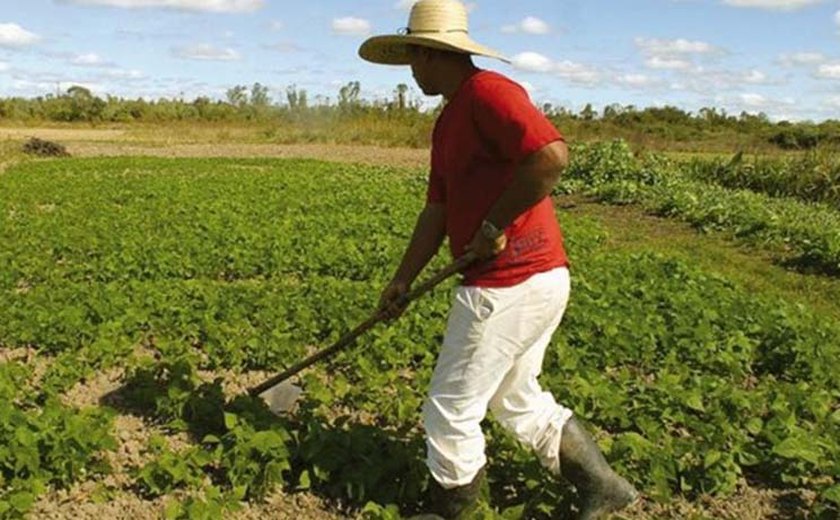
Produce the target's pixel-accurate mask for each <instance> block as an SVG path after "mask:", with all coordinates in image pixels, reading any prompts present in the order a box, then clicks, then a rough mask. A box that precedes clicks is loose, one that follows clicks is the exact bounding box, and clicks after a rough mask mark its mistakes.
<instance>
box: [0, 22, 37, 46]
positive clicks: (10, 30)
mask: <svg viewBox="0 0 840 520" xmlns="http://www.w3.org/2000/svg"><path fill="white" fill-rule="evenodd" d="M40 39H41V37H40V36H38V35H37V34H35V33H32V32H29V31H27V30H26V29H24V28H23V27H21V26H20V25H18V24H16V23H0V47H25V46H27V45H31V44H33V43H37V42H38V41H39V40H40Z"/></svg>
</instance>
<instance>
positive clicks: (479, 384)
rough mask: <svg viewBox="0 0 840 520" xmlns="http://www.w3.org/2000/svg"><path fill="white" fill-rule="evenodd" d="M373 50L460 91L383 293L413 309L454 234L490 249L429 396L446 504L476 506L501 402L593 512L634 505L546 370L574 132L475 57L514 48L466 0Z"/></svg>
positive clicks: (565, 277) (474, 270)
mask: <svg viewBox="0 0 840 520" xmlns="http://www.w3.org/2000/svg"><path fill="white" fill-rule="evenodd" d="M359 54H360V55H361V57H362V58H364V59H365V60H368V61H371V62H374V63H383V64H394V65H411V70H412V74H413V76H414V79H415V80H416V82H417V84H418V86H419V87H420V88H421V89H422V90H423V92H424V93H425V94H427V95H430V96H437V95H442V96H443V97H444V98H445V99H446V101H447V104H446V106H445V108H444V109H443V112H442V113H441V114H440V116H439V118H438V121H437V123H436V126H435V130H434V135H433V143H432V160H431V162H432V164H431V174H430V179H429V187H428V193H427V201H426V206H425V208H424V209H423V211H422V212H421V214H420V216H419V218H418V220H417V223H416V226H415V229H414V233H413V235H412V238H411V241H410V243H409V245H408V248H407V249H406V252H405V254H404V256H403V259H402V261H401V263H400V266H399V268H398V269H397V272H396V274H395V275H394V278H393V280H392V281H391V282H390V283H389V284H388V286H387V287H386V288H385V290H384V291H383V293H382V297H381V305H382V306H383V308H387V309H390V311H391V316H392V317H396V316H398V315H399V314H400V313H401V312H402V311H403V308H402V307H401V306H400V303H399V302H400V301H401V300H400V297H401V296H402V295H404V294H405V293H406V292H407V291H408V288H409V286H410V285H411V283H412V281H413V280H414V279H415V278H416V277H417V275H418V274H419V273H420V271H421V270H422V269H423V268H424V267H425V265H426V264H427V263H428V262H429V260H430V259H431V258H432V257H433V256H434V255H435V254H436V253H437V251H438V249H439V248H440V246H441V244H442V242H443V240H444V238H445V237H448V238H449V245H450V248H451V251H452V253H453V255H455V256H456V257H460V256H462V255H464V254H466V253H468V252H469V253H470V254H472V255H475V256H476V257H477V258H478V261H477V262H476V263H474V264H472V266H471V267H469V268H468V269H467V270H466V271H465V273H463V274H464V282H463V284H462V285H461V286H460V287H459V288H458V289H457V290H456V294H455V298H454V303H453V307H452V310H451V312H450V316H449V320H448V324H447V329H446V334H445V338H444V341H443V345H442V347H441V352H440V355H439V357H438V362H437V365H436V367H435V371H434V374H433V376H432V381H431V385H430V389H429V395H428V399H427V400H426V402H425V404H424V407H423V422H424V427H425V431H426V441H427V447H428V457H427V464H428V467H429V470H430V472H431V474H432V477H433V478H432V483H431V489H430V491H431V493H430V494H431V497H432V507H433V509H434V510H435V511H434V512H435V513H436V514H438V515H440V516H443V517H445V518H469V512H470V510H471V508H473V507H474V505H475V503H476V501H477V498H478V494H479V489H480V488H481V485H482V481H483V479H484V472H485V469H484V466H485V464H486V457H485V455H484V447H485V445H484V436H483V434H482V431H481V426H480V423H481V421H482V420H483V418H484V417H485V415H486V413H487V410H488V408H489V409H490V410H491V411H492V412H493V416H494V417H495V418H496V419H497V420H498V421H499V422H500V423H501V424H502V425H504V426H505V427H506V428H507V429H509V430H510V431H511V432H513V433H514V434H515V435H516V436H517V438H518V439H519V440H520V441H521V442H523V443H525V444H527V445H529V446H531V447H532V448H533V449H534V451H535V452H536V454H537V456H538V457H539V459H540V461H541V462H542V463H543V464H544V465H545V466H546V467H548V468H549V469H550V470H552V471H553V472H554V473H556V474H559V473H560V471H561V470H562V473H563V474H564V475H565V476H566V477H567V478H568V479H569V480H571V481H572V483H573V484H574V485H575V486H576V488H577V489H578V491H579V493H580V496H581V498H582V503H581V506H580V507H581V517H582V518H587V519H592V518H600V517H601V516H603V515H604V514H607V513H609V512H611V511H615V510H618V509H620V508H622V507H624V506H626V505H628V504H629V503H631V502H632V501H633V500H635V498H636V496H637V493H636V491H635V490H634V489H633V487H632V486H631V485H630V484H629V483H628V482H627V481H626V480H624V479H623V478H621V477H619V476H618V475H616V474H615V473H614V472H613V471H612V470H611V469H610V467H609V465H608V464H607V462H606V461H605V460H604V457H603V456H602V455H601V452H600V451H599V449H598V447H597V445H596V444H595V443H594V442H593V440H592V438H591V437H590V436H589V435H588V434H587V433H586V431H585V430H584V428H583V427H582V426H581V425H580V424H579V423H578V421H577V420H576V419H575V418H574V417H573V416H572V412H571V411H570V410H569V409H567V408H564V407H563V406H561V405H558V404H557V403H556V402H555V400H554V398H553V397H552V396H551V394H550V393H548V392H544V391H543V390H542V389H541V388H540V385H539V383H538V382H537V376H538V375H539V373H540V370H541V365H542V361H543V356H544V354H545V350H546V347H547V345H548V344H549V342H550V340H551V336H552V333H553V332H554V330H555V329H556V328H557V326H558V325H559V323H560V320H561V318H562V316H563V312H564V310H565V308H566V303H567V301H568V297H569V286H570V283H569V271H568V261H567V258H566V253H565V251H564V248H563V238H562V234H561V231H560V228H559V226H558V224H557V220H556V216H555V214H554V208H553V206H552V203H551V199H550V197H549V195H550V193H551V190H552V187H553V186H554V184H555V182H556V181H557V179H558V177H559V175H560V173H561V171H562V170H563V169H564V168H565V166H566V163H567V148H566V144H565V143H564V141H563V138H562V136H561V135H560V134H559V133H558V132H557V130H556V129H555V128H554V127H553V126H552V124H551V123H550V122H549V121H548V120H547V119H546V118H545V117H544V116H543V115H542V114H541V113H540V112H539V111H538V110H537V109H536V108H535V107H534V106H533V104H532V103H531V102H530V100H529V98H528V95H527V93H526V92H525V91H524V89H522V87H520V86H519V85H517V84H516V83H514V82H513V81H511V80H509V79H507V78H506V77H504V76H502V75H500V74H497V73H494V72H490V71H485V70H480V69H478V68H477V67H476V66H475V65H474V64H473V62H472V58H471V55H473V54H477V55H483V56H489V57H494V58H499V59H504V58H502V57H501V56H500V55H499V54H498V53H496V52H495V51H493V50H491V49H488V48H487V47H484V46H482V45H479V44H477V43H476V42H474V41H472V39H471V38H470V37H469V34H468V28H467V14H466V9H465V7H464V5H463V4H461V3H460V2H458V1H457V0H420V1H419V2H417V3H416V4H415V5H414V6H413V8H412V11H411V16H410V21H409V26H408V28H406V29H405V31H404V34H400V35H392V36H377V37H373V38H370V39H368V40H367V41H366V42H364V44H362V46H361V48H360V49H359Z"/></svg>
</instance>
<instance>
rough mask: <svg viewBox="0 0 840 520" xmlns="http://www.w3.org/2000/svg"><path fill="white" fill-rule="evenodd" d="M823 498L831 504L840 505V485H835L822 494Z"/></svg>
mask: <svg viewBox="0 0 840 520" xmlns="http://www.w3.org/2000/svg"><path fill="white" fill-rule="evenodd" d="M822 497H823V498H824V499H826V500H828V501H829V502H834V503H835V504H837V505H840V484H835V485H833V486H831V487H830V488H828V489H826V490H824V491H823V492H822Z"/></svg>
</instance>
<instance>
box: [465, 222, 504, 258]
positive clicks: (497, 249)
mask: <svg viewBox="0 0 840 520" xmlns="http://www.w3.org/2000/svg"><path fill="white" fill-rule="evenodd" d="M506 247H507V237H506V236H505V234H504V233H502V234H501V235H499V237H498V238H496V239H495V240H493V239H490V238H488V237H487V236H485V235H484V233H482V232H481V229H479V230H478V232H477V233H476V234H475V236H474V237H473V239H472V242H470V243H469V244H467V247H466V250H467V251H472V252H474V253H475V255H476V257H477V258H478V259H479V260H486V259H488V258H492V257H494V256H496V255H498V254H499V253H501V252H502V251H504V250H505V248H506Z"/></svg>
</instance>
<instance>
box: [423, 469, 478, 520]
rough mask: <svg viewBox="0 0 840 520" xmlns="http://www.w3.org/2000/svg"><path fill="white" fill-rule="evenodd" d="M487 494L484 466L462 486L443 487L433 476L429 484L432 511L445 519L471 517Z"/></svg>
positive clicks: (460, 519)
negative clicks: (470, 480)
mask: <svg viewBox="0 0 840 520" xmlns="http://www.w3.org/2000/svg"><path fill="white" fill-rule="evenodd" d="M488 494H489V490H488V488H487V482H486V479H485V471H484V468H481V470H479V472H478V474H477V475H476V476H475V478H473V480H472V482H470V483H469V484H466V485H464V486H459V487H456V488H452V489H445V488H444V487H443V486H441V485H440V484H438V483H437V481H436V480H435V479H434V478H432V479H431V484H430V486H429V498H430V500H431V510H432V513H433V514H434V515H437V516H439V517H441V518H444V519H446V520H469V519H471V518H473V513H475V512H476V510H477V509H478V508H479V505H480V501H481V500H482V499H487V496H488Z"/></svg>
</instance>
